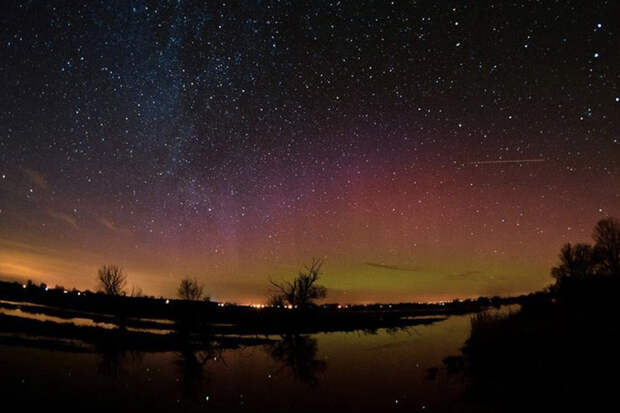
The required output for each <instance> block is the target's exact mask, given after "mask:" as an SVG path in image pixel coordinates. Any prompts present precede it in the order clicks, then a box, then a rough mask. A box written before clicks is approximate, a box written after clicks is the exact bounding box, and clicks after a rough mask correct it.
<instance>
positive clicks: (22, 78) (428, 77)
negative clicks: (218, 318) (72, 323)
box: [0, 0, 620, 303]
mask: <svg viewBox="0 0 620 413" xmlns="http://www.w3.org/2000/svg"><path fill="white" fill-rule="evenodd" d="M619 15H620V3H619V2H617V1H595V2H592V1H585V0H584V1H570V0H567V1H547V0H539V1H515V2H508V1H485V0H477V1H402V2H401V1H392V2H390V1H302V0H300V1H276V2H274V1H243V2H234V1H231V2H228V1H226V2H211V1H209V2H204V1H185V0H175V1H138V0H132V1H127V0H118V1H111V0H110V1H45V2H43V1H4V2H2V5H1V6H0V56H1V58H0V85H1V89H2V95H1V97H0V278H2V279H8V280H26V279H32V280H33V281H35V282H46V283H48V284H50V285H55V284H60V285H63V286H65V287H67V288H71V287H76V288H80V289H87V288H88V289H94V288H95V286H96V280H95V278H96V270H97V268H98V267H99V266H101V265H102V264H104V263H116V264H119V265H121V266H122V267H123V268H124V269H125V271H126V272H127V274H128V278H129V286H130V287H131V286H136V287H139V288H141V289H142V290H143V291H144V293H145V294H147V295H155V296H160V295H163V296H174V293H175V290H176V287H177V285H178V283H179V280H180V279H181V278H184V277H188V276H189V277H196V278H197V279H199V280H200V281H201V282H203V283H204V285H205V291H207V292H208V294H209V295H211V297H212V298H214V299H216V300H222V301H236V302H240V303H249V302H264V301H265V297H266V294H268V291H269V288H268V280H269V278H272V279H274V280H282V279H286V278H290V277H291V276H294V275H295V274H296V272H297V270H298V269H299V268H300V267H301V266H302V265H303V264H304V263H308V262H310V260H311V259H312V257H321V258H323V259H324V260H325V264H324V273H323V277H322V281H323V283H324V285H325V286H327V287H328V290H329V291H328V292H329V296H328V300H327V301H330V302H351V303H357V302H376V301H382V302H387V301H391V302H395V301H413V300H441V299H452V298H454V297H461V298H463V297H475V296H479V295H495V294H501V295H512V294H520V293H527V292H530V291H534V290H537V289H540V288H542V287H544V286H546V285H547V284H549V283H550V282H551V278H550V276H549V268H550V266H551V265H553V264H554V263H555V261H556V256H557V252H558V251H559V248H560V246H561V245H562V243H564V242H567V241H573V242H577V241H588V240H590V235H591V229H592V227H593V226H594V224H595V223H596V221H597V220H598V219H600V218H603V217H606V216H609V215H612V216H617V217H618V216H620V179H619V178H620V90H619V87H618V86H619V82H620V37H619V34H618V30H619V29H618V26H617V18H616V17H615V16H619Z"/></svg>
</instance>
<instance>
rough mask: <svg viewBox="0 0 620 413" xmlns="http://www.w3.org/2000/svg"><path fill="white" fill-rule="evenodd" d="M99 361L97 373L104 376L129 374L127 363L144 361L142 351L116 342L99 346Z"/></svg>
mask: <svg viewBox="0 0 620 413" xmlns="http://www.w3.org/2000/svg"><path fill="white" fill-rule="evenodd" d="M97 351H98V353H99V356H100V358H99V361H98V363H97V373H98V374H101V375H103V376H109V377H120V376H124V375H126V374H127V368H126V366H127V364H128V363H135V362H138V363H139V362H141V361H142V353H140V352H139V351H130V350H127V349H124V348H122V347H121V346H118V345H116V344H114V343H103V344H100V345H99V346H97Z"/></svg>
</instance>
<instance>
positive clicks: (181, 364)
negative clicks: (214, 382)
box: [174, 341, 221, 400]
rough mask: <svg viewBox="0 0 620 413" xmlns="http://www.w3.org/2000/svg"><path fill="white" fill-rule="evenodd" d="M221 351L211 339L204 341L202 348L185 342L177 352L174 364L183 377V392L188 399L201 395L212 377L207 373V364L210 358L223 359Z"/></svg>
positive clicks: (195, 398)
mask: <svg viewBox="0 0 620 413" xmlns="http://www.w3.org/2000/svg"><path fill="white" fill-rule="evenodd" d="M220 353H221V351H219V350H218V349H216V348H215V347H213V345H212V342H211V341H207V342H204V343H202V345H201V347H200V349H197V348H195V346H192V344H191V343H189V342H186V343H184V345H183V347H182V349H181V351H179V352H178V353H177V359H176V360H175V361H174V364H175V365H176V366H177V368H178V371H179V373H180V375H181V377H182V383H183V393H184V394H185V397H187V398H188V399H194V400H197V399H199V398H200V397H201V395H202V393H203V391H204V387H205V385H206V384H208V383H209V381H210V378H209V377H208V376H207V375H206V374H205V371H206V369H205V366H206V364H207V362H208V361H209V360H214V361H215V360H219V359H221V354H220Z"/></svg>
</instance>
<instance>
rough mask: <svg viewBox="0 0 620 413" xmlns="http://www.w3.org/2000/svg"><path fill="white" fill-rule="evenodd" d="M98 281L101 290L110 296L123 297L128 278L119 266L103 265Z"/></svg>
mask: <svg viewBox="0 0 620 413" xmlns="http://www.w3.org/2000/svg"><path fill="white" fill-rule="evenodd" d="M97 279H98V280H99V289H100V290H102V291H103V292H105V293H106V294H109V295H121V294H124V293H125V290H124V289H125V285H126V284H127V276H126V275H125V273H124V272H123V270H122V268H120V267H119V266H117V265H114V264H110V265H103V266H102V267H101V268H99V271H98V275H97Z"/></svg>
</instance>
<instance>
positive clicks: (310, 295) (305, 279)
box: [270, 259, 327, 309]
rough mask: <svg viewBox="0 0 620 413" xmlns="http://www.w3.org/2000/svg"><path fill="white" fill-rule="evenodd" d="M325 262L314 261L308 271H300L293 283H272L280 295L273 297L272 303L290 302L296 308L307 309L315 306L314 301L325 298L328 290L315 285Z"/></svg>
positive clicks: (307, 268) (307, 267)
mask: <svg viewBox="0 0 620 413" xmlns="http://www.w3.org/2000/svg"><path fill="white" fill-rule="evenodd" d="M322 265H323V261H321V260H320V259H313V260H312V263H311V264H310V265H309V266H306V271H305V272H304V271H300V272H299V274H298V275H297V277H296V278H295V279H294V280H293V281H292V282H290V281H285V282H282V283H276V282H274V281H270V282H271V285H273V286H274V287H275V288H276V289H277V290H278V291H279V294H278V295H276V296H274V297H271V299H270V302H271V303H278V302H288V303H289V304H290V305H292V306H293V307H295V308H300V309H303V308H307V307H309V306H310V305H312V304H313V300H316V299H321V298H325V297H326V296H327V289H326V288H325V287H323V286H322V285H315V283H316V282H317V281H318V279H319V275H320V273H321V266H322Z"/></svg>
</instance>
